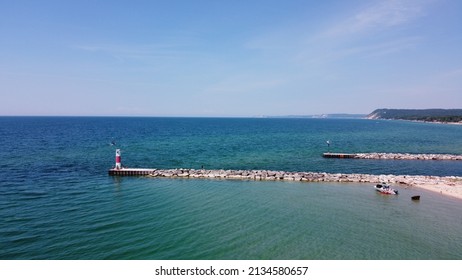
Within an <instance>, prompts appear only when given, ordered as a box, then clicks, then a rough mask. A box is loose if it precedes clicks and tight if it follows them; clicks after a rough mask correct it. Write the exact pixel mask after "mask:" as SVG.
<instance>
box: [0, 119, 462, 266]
mask: <svg viewBox="0 0 462 280" xmlns="http://www.w3.org/2000/svg"><path fill="white" fill-rule="evenodd" d="M384 127H386V128H387V129H383V128H384ZM405 131H413V133H412V134H409V135H408V134H405V133H404V132H405ZM460 133H461V130H460V128H458V127H452V126H435V125H428V124H413V123H403V122H383V123H381V122H379V123H375V122H368V121H364V120H338V121H335V120H325V121H323V120H255V119H237V120H232V119H231V120H230V119H156V118H152V119H150V118H147V119H138V118H134V119H131V118H120V119H119V118H0V136H1V137H0V147H1V149H0V157H1V158H2V159H3V160H2V162H1V163H0V165H1V168H2V171H3V172H2V173H1V174H0V176H1V178H0V179H1V180H0V259H462V238H461V236H462V215H461V213H462V202H461V201H460V200H456V199H453V198H449V197H445V196H441V195H440V194H438V193H432V192H427V191H424V190H419V189H410V188H409V189H405V188H400V187H398V188H399V191H400V194H399V195H398V196H384V195H380V194H378V193H376V192H375V191H374V190H373V188H372V186H370V185H364V184H351V183H350V184H334V183H301V182H260V181H258V182H256V181H234V180H205V179H186V180H184V179H165V178H144V177H110V176H108V175H107V169H108V168H109V167H110V166H111V165H112V164H113V161H114V147H112V146H109V145H108V143H109V142H110V141H111V139H113V138H115V139H116V140H117V142H119V144H118V145H119V146H118V147H121V148H122V150H123V161H124V163H125V164H127V165H131V166H135V167H159V168H175V167H185V168H188V167H196V166H197V165H200V164H201V165H202V164H204V165H206V167H209V168H233V169H239V168H242V169H252V168H258V169H273V170H297V171H328V172H343V173H353V172H357V171H361V172H362V173H377V174H381V173H397V174H432V175H448V174H449V175H451V174H452V175H459V176H460V174H462V167H461V163H460V162H420V161H415V162H409V161H399V162H397V161H387V162H384V161H348V160H327V159H323V158H322V157H320V156H319V155H320V154H321V153H322V152H323V151H324V150H325V149H326V147H325V146H324V144H325V140H324V139H326V138H328V137H329V138H330V139H335V140H331V141H332V142H333V143H337V144H336V145H338V143H343V144H344V145H343V146H344V147H349V148H348V149H345V152H354V151H358V150H361V151H384V150H385V151H386V150H387V149H390V150H388V151H390V152H409V151H411V152H421V153H427V152H441V153H457V152H458V151H460V147H461V145H460V144H461V143H460V141H462V140H460V139H462V137H458V136H459V135H460ZM400 134H403V135H405V136H403V138H402V141H398V142H395V141H394V140H393V139H395V137H396V136H397V135H400ZM447 137H450V138H451V139H452V140H451V139H447ZM361 139H363V140H361ZM415 141H417V142H418V143H419V144H418V145H417V144H416V143H415ZM422 143H423V144H422ZM451 143H452V144H451ZM419 145H420V146H419ZM419 147H420V148H419ZM335 148H336V147H335V146H334V147H333V149H335ZM416 194H419V195H421V201H420V202H413V201H411V199H410V198H411V196H412V195H416Z"/></svg>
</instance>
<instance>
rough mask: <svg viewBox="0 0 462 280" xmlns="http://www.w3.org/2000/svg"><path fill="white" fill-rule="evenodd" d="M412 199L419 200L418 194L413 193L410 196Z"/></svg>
mask: <svg viewBox="0 0 462 280" xmlns="http://www.w3.org/2000/svg"><path fill="white" fill-rule="evenodd" d="M411 199H412V200H420V195H414V196H413V197H411Z"/></svg>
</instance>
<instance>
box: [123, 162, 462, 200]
mask: <svg viewBox="0 0 462 280" xmlns="http://www.w3.org/2000/svg"><path fill="white" fill-rule="evenodd" d="M124 170H126V171H127V175H129V174H128V172H134V171H136V170H137V169H130V168H128V169H121V170H120V171H122V172H123V171H124ZM138 170H144V171H146V169H138ZM119 175H121V174H119ZM131 175H136V174H131ZM140 175H141V174H140ZM142 175H144V176H147V177H153V178H156V177H162V178H185V179H186V178H197V179H230V180H254V181H299V182H333V183H334V182H339V183H372V184H376V183H382V182H385V183H388V184H394V185H398V186H404V187H406V188H407V187H415V188H422V189H425V190H429V191H432V192H437V193H440V194H442V195H446V196H451V197H453V198H457V199H460V200H462V177H460V176H444V177H443V176H425V175H371V174H343V173H336V174H333V173H326V172H286V171H271V170H223V169H219V170H207V169H183V168H180V169H152V170H150V172H149V174H142ZM122 176H124V175H122Z"/></svg>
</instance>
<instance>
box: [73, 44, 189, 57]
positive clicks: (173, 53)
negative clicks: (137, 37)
mask: <svg viewBox="0 0 462 280" xmlns="http://www.w3.org/2000/svg"><path fill="white" fill-rule="evenodd" d="M73 48H74V49H78V50H81V51H85V52H93V53H101V54H105V55H109V56H112V57H113V58H115V59H117V60H120V61H128V60H148V61H149V60H152V59H181V58H184V57H185V56H188V55H189V54H191V53H192V52H193V49H194V44H193V43H159V44H81V45H76V46H73Z"/></svg>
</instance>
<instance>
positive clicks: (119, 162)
mask: <svg viewBox="0 0 462 280" xmlns="http://www.w3.org/2000/svg"><path fill="white" fill-rule="evenodd" d="M115 161H116V165H115V169H122V157H121V156H120V149H117V150H116V157H115Z"/></svg>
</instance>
